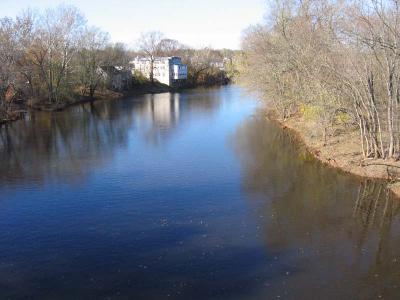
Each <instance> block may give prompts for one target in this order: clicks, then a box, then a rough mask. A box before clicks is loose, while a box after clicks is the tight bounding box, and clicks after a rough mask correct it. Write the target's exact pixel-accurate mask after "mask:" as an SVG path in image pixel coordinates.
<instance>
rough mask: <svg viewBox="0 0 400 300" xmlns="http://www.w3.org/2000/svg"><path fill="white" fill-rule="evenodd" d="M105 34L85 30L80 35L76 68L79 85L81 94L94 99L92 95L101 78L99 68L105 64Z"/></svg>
mask: <svg viewBox="0 0 400 300" xmlns="http://www.w3.org/2000/svg"><path fill="white" fill-rule="evenodd" d="M108 40H109V36H108V34H107V33H105V32H103V31H101V30H100V29H98V28H95V27H91V28H86V30H85V32H84V33H83V35H82V40H81V43H80V46H81V47H82V48H81V49H80V50H79V59H78V62H79V64H78V66H79V70H80V72H79V73H80V74H79V77H80V83H81V85H82V94H83V95H86V94H88V96H89V97H90V98H92V99H93V98H94V93H95V91H96V89H97V87H98V85H99V84H100V83H101V81H102V79H103V77H102V75H101V73H100V72H99V68H100V66H101V65H102V64H103V63H104V62H105V59H104V49H105V47H106V45H107V43H108Z"/></svg>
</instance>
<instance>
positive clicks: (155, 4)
mask: <svg viewBox="0 0 400 300" xmlns="http://www.w3.org/2000/svg"><path fill="white" fill-rule="evenodd" d="M61 3H65V4H72V5H74V6H76V7H78V8H79V9H80V10H81V11H82V12H83V13H84V14H85V16H86V18H87V20H88V23H89V24H90V25H95V26H98V27H100V28H102V29H103V30H105V31H107V32H109V33H110V35H111V38H112V41H113V42H124V43H126V44H128V45H129V46H133V44H134V41H135V40H137V38H138V37H139V36H140V33H141V32H145V31H150V30H159V31H161V32H163V33H164V34H165V35H166V36H167V37H170V38H173V39H177V40H179V41H180V42H183V43H185V44H188V45H190V46H193V47H202V46H212V47H216V48H223V47H225V48H232V49H235V48H238V47H239V42H240V36H241V32H242V30H243V29H245V28H246V27H248V26H249V25H251V24H255V23H259V22H260V21H262V17H263V15H264V13H265V9H266V4H265V0H69V1H65V0H64V1H58V0H0V17H4V16H9V17H14V16H16V15H17V14H18V13H20V12H21V10H23V9H25V8H28V7H30V8H38V9H43V8H47V7H54V6H56V5H58V4H61Z"/></svg>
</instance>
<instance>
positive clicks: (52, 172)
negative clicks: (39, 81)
mask: <svg viewBox="0 0 400 300" xmlns="http://www.w3.org/2000/svg"><path fill="white" fill-rule="evenodd" d="M219 104H220V103H219V99H218V94H217V93H215V90H214V89H209V90H201V89H199V90H195V91H187V92H185V93H184V94H179V93H163V94H156V95H144V96H136V97H132V98H131V99H125V100H121V101H98V102H94V103H86V104H82V105H79V106H75V107H71V108H70V109H68V110H66V111H63V112H60V113H41V112H35V113H32V114H31V115H29V116H28V117H27V118H26V119H25V120H21V121H18V122H15V123H12V124H10V125H7V126H4V127H2V128H0V159H1V161H2V163H1V165H0V185H4V184H5V185H7V184H18V183H23V182H35V183H40V182H44V181H46V180H53V179H55V180H62V181H71V182H74V181H77V182H79V181H80V179H81V178H82V177H84V176H85V174H86V173H87V172H89V171H90V170H91V169H92V168H98V167H100V166H101V165H102V164H104V163H105V162H106V161H111V160H112V159H113V157H114V156H113V155H114V154H115V152H116V151H117V150H118V149H121V148H124V147H127V145H128V144H129V142H130V140H129V138H130V137H129V134H130V132H131V131H132V130H135V131H139V133H140V134H143V135H144V137H145V139H144V140H145V141H147V143H149V144H151V145H153V146H154V147H163V146H165V143H167V142H168V140H169V139H170V138H171V137H172V136H173V134H174V132H175V131H176V130H177V129H178V127H179V126H181V125H182V123H183V122H184V121H185V120H186V119H187V118H189V117H190V114H191V113H192V112H193V111H195V112H197V113H198V112H204V113H206V114H210V113H212V111H213V110H214V109H215V108H216V107H217V106H218V105H219Z"/></svg>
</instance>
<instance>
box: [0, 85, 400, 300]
mask: <svg viewBox="0 0 400 300" xmlns="http://www.w3.org/2000/svg"><path fill="white" fill-rule="evenodd" d="M258 106H259V105H258V104H257V102H256V101H255V100H254V99H252V98H251V97H250V96H248V95H246V94H244V93H243V92H242V91H241V90H240V89H239V88H238V87H235V86H228V87H223V88H218V89H204V90H203V89H199V90H193V91H186V92H183V93H180V94H159V95H145V96H138V97H135V98H132V99H127V100H121V101H114V102H97V103H95V104H92V105H90V104H87V105H83V106H79V107H74V108H71V109H70V110H68V111H66V112H62V113H57V114H53V115H51V114H40V113H39V114H36V115H34V116H31V117H30V118H29V119H27V120H25V121H21V122H17V123H14V124H12V125H11V126H10V127H9V128H8V129H7V130H5V129H3V130H2V131H1V135H0V158H1V165H0V299H257V300H258V299H278V298H279V299H377V298H383V299H399V298H400V235H399V232H400V223H399V221H400V217H399V209H400V205H399V203H400V202H399V201H398V200H396V199H392V197H391V196H390V195H389V194H388V193H387V192H386V190H385V188H384V186H382V185H381V184H379V183H374V182H368V181H360V180H359V179H356V178H354V177H351V176H348V175H344V174H341V173H339V172H336V171H334V170H331V169H327V168H325V167H322V166H321V165H320V164H319V163H318V162H315V161H314V160H312V159H311V158H310V157H309V156H308V155H307V154H306V153H305V152H304V150H303V149H302V148H301V147H300V146H298V145H297V144H296V143H295V141H294V140H293V138H292V137H291V136H290V135H289V134H288V133H287V132H285V131H284V130H282V129H280V128H278V127H277V126H276V125H275V124H273V123H271V122H268V121H266V120H265V118H263V117H262V116H261V114H260V113H259V112H258V109H257V107H258Z"/></svg>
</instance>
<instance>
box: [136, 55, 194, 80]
mask: <svg viewBox="0 0 400 300" xmlns="http://www.w3.org/2000/svg"><path fill="white" fill-rule="evenodd" d="M130 65H131V66H132V72H133V73H134V72H135V71H136V72H140V73H142V74H143V75H144V76H145V77H146V78H149V79H150V73H151V60H150V59H149V58H139V57H137V58H136V59H135V60H133V61H131V62H130ZM187 75H188V68H187V65H184V64H182V59H181V58H180V57H176V56H173V57H157V58H156V59H155V60H154V64H153V77H154V79H155V80H157V81H158V82H160V83H163V84H166V85H168V86H172V87H174V86H180V85H181V84H182V83H183V82H184V81H185V80H186V79H187Z"/></svg>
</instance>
